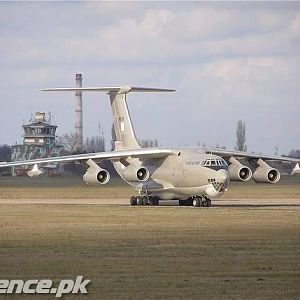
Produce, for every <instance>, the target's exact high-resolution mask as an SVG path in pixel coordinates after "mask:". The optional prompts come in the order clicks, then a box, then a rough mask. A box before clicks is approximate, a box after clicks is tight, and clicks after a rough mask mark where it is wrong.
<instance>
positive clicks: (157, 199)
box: [153, 197, 159, 206]
mask: <svg viewBox="0 0 300 300" xmlns="http://www.w3.org/2000/svg"><path fill="white" fill-rule="evenodd" d="M153 203H154V205H156V206H158V205H159V198H158V197H153Z"/></svg>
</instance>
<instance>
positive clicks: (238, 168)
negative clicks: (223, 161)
mask: <svg viewBox="0 0 300 300" xmlns="http://www.w3.org/2000/svg"><path fill="white" fill-rule="evenodd" d="M229 161H230V162H231V164H230V165H229V167H228V172H229V176H230V180H231V181H248V180H250V179H251V177H252V171H251V169H250V168H249V167H247V166H245V165H243V164H241V163H240V162H239V161H238V160H237V159H235V158H234V157H230V159H229Z"/></svg>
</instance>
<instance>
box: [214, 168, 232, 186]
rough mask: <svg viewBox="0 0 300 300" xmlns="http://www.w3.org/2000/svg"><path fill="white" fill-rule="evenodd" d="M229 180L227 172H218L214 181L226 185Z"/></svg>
mask: <svg viewBox="0 0 300 300" xmlns="http://www.w3.org/2000/svg"><path fill="white" fill-rule="evenodd" d="M228 180H229V173H228V171H227V170H224V169H222V170H219V171H218V172H217V174H216V181H217V182H221V183H226V182H227V181H228Z"/></svg>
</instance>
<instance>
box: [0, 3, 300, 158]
mask: <svg viewBox="0 0 300 300" xmlns="http://www.w3.org/2000/svg"><path fill="white" fill-rule="evenodd" d="M0 66H1V72H0V99H1V100H0V101H1V106H0V120H1V123H0V144H10V145H11V144H14V143H15V142H21V141H22V137H21V134H22V131H21V125H22V123H23V121H28V119H29V118H30V115H31V113H33V112H35V111H38V110H41V111H45V112H49V111H51V112H52V114H53V116H54V119H55V123H56V124H57V125H58V126H59V127H58V131H57V134H58V135H61V134H63V133H69V132H71V131H73V130H74V123H75V117H74V106H75V100H74V99H75V97H74V95H73V94H72V93H70V94H68V93H45V92H41V91H40V90H41V89H42V88H48V87H71V86H74V85H75V73H82V74H83V86H112V85H122V84H126V85H133V86H145V87H164V88H174V89H176V90H177V92H176V93H173V94H147V95H145V94H129V96H128V105H129V108H130V113H131V116H132V119H133V122H134V127H135V131H136V133H137V136H138V137H139V138H144V139H145V138H157V139H158V141H159V144H160V145H161V146H179V145H182V146H195V145H197V143H200V144H203V143H205V144H206V145H210V146H215V145H217V144H219V145H221V146H226V147H227V148H228V149H233V147H234V144H235V126H236V122H237V120H239V119H243V120H245V121H246V127H247V129H246V130H247V145H248V150H249V151H256V152H263V153H265V154H273V153H274V151H275V146H277V147H278V148H279V154H284V153H285V154H287V153H288V152H289V150H291V149H292V148H294V149H300V139H299V137H300V118H299V116H300V105H299V104H300V2H281V3H280V2H261V3H258V2H248V3H247V2H213V3H205V2H186V1H184V2H0ZM83 102H84V107H83V110H84V119H83V122H84V125H83V126H84V136H85V137H89V136H92V135H97V133H98V123H99V122H101V124H102V127H103V130H104V134H105V137H106V143H107V145H109V144H110V130H111V122H112V121H111V111H110V106H109V100H108V98H107V96H106V95H105V94H101V93H96V94H95V93H86V94H84V95H83Z"/></svg>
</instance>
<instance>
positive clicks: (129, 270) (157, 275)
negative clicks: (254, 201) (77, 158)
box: [0, 178, 300, 299]
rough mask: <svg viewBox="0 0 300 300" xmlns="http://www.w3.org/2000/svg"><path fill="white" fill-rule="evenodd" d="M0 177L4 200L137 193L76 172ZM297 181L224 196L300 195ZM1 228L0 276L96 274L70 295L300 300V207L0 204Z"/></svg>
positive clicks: (243, 188)
mask: <svg viewBox="0 0 300 300" xmlns="http://www.w3.org/2000/svg"><path fill="white" fill-rule="evenodd" d="M1 180H2V178H1ZM1 180H0V198H6V199H18V198H22V197H23V198H24V197H26V198H42V199H43V198H69V199H72V198H82V199H84V198H100V197H105V198H111V199H113V198H118V197H128V196H129V195H131V194H132V193H134V191H133V190H132V189H131V188H130V187H127V186H125V185H120V184H119V182H115V183H113V184H111V185H106V186H100V187H99V186H98V187H87V186H85V185H84V184H82V183H81V180H80V179H76V178H75V179H67V180H61V178H52V179H50V180H46V179H45V178H42V179H38V180H30V181H29V180H27V179H24V178H23V179H21V180H15V179H13V178H6V180H2V181H1ZM299 183H300V182H299V179H297V178H292V180H288V181H285V180H283V181H282V182H281V183H280V184H278V185H276V186H275V185H254V184H251V183H250V184H246V185H238V184H232V186H231V190H230V191H229V192H228V193H227V195H226V198H228V197H231V198H234V199H237V198H249V197H251V196H252V197H258V198H263V197H266V198H270V197H271V198H272V197H277V198H280V197H281V198H282V199H285V198H289V197H290V198H300V197H299V196H300V192H299ZM284 197H285V198H284ZM0 235H1V239H0V278H5V279H23V280H26V279H35V278H38V279H44V278H49V279H52V280H54V281H55V282H58V281H59V280H61V279H75V278H76V276H77V275H83V276H84V277H85V278H88V279H91V283H90V285H89V286H88V292H89V294H88V295H81V296H80V295H79V296H74V295H65V296H64V297H63V298H64V299H73V298H87V299H299V298H300V259H299V257H300V207H299V205H294V206H293V205H289V206H284V205H280V206H263V205H262V206H253V207H251V206H236V207H211V208H208V209H206V208H202V209H201V208H200V209H195V208H193V207H178V206H163V207H130V206H117V205H114V206H102V205H46V204H41V205H37V204H32V205H31V204H26V205H25V204H24V205H23V204H0ZM5 296H7V295H5ZM3 298H4V297H3ZM5 298H8V299H20V296H19V295H11V296H7V297H5ZM23 298H24V299H54V298H55V297H54V295H31V296H30V295H23V297H22V299H23ZM1 299H2V298H1Z"/></svg>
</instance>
